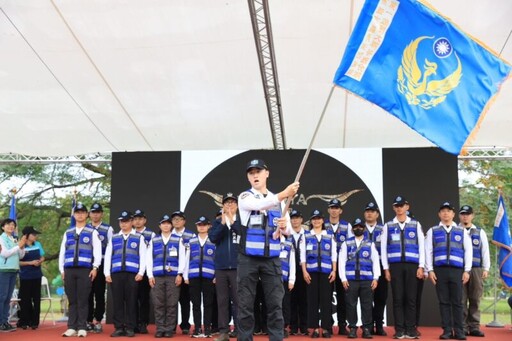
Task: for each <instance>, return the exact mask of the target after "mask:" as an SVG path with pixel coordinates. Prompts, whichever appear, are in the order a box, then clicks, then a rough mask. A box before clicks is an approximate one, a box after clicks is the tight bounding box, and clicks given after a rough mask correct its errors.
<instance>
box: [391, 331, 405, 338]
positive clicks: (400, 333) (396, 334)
mask: <svg viewBox="0 0 512 341" xmlns="http://www.w3.org/2000/svg"><path fill="white" fill-rule="evenodd" d="M404 338H405V334H404V332H402V331H399V332H396V333H395V335H393V339H398V340H402V339H404Z"/></svg>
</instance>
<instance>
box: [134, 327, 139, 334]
mask: <svg viewBox="0 0 512 341" xmlns="http://www.w3.org/2000/svg"><path fill="white" fill-rule="evenodd" d="M133 332H134V333H135V334H140V329H139V327H138V326H137V327H135V328H133Z"/></svg>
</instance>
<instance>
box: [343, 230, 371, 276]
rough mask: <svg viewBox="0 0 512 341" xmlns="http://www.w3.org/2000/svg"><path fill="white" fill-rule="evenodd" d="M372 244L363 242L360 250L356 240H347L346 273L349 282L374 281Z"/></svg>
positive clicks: (366, 241)
mask: <svg viewBox="0 0 512 341" xmlns="http://www.w3.org/2000/svg"><path fill="white" fill-rule="evenodd" d="M371 246H372V242H371V241H370V240H368V239H363V240H362V241H361V245H360V248H359V250H358V248H357V244H356V240H355V238H354V237H351V238H349V239H348V240H347V263H346V265H345V273H346V275H347V279H348V280H360V281H371V280H373V267H372V248H371Z"/></svg>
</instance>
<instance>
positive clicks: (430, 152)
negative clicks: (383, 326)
mask: <svg viewBox="0 0 512 341" xmlns="http://www.w3.org/2000/svg"><path fill="white" fill-rule="evenodd" d="M382 153H383V154H382V156H383V157H382V167H383V182H384V183H383V186H384V205H385V208H384V212H385V216H386V217H387V218H388V219H392V218H393V217H394V216H395V215H394V212H393V209H392V206H393V199H394V198H395V197H396V196H397V195H401V196H403V197H405V198H406V199H407V200H408V201H409V203H410V212H411V213H412V215H413V216H414V217H415V218H416V219H417V220H418V221H419V222H420V223H421V225H422V227H423V230H424V232H426V231H427V230H428V229H429V228H430V227H432V226H433V225H437V224H438V223H439V218H438V216H437V212H438V208H439V206H440V205H441V203H443V202H444V201H449V202H451V203H452V204H453V205H454V206H455V207H456V208H457V207H459V187H458V170H457V157H456V156H454V155H451V154H448V153H446V152H443V151H442V150H440V149H437V148H410V149H409V148H403V149H384V150H383V152H382ZM391 298H392V296H391V290H390V293H389V298H388V304H387V309H388V310H387V311H388V314H387V316H388V324H393V314H392V311H393V306H392V300H391ZM421 302H422V304H421V309H420V312H421V315H420V323H419V325H420V326H439V325H440V319H439V318H440V317H439V307H438V300H437V296H436V293H435V287H434V286H433V285H432V283H431V282H430V281H429V280H427V281H425V283H424V290H423V297H422V299H421Z"/></svg>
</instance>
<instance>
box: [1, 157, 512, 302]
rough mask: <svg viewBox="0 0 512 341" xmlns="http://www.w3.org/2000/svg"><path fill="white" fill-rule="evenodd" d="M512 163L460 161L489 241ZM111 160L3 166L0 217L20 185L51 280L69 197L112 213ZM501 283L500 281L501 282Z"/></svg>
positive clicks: (23, 221)
mask: <svg viewBox="0 0 512 341" xmlns="http://www.w3.org/2000/svg"><path fill="white" fill-rule="evenodd" d="M511 165H512V163H511V161H495V160H494V161H491V160H465V161H460V162H459V194H460V203H461V205H463V204H468V205H471V206H473V208H474V210H475V221H474V223H475V224H476V225H478V226H481V227H483V228H484V229H485V231H486V232H487V235H488V237H489V241H491V240H492V231H493V226H494V220H495V217H496V209H497V200H498V189H501V190H502V192H503V195H504V198H505V202H506V204H507V211H508V212H509V216H511V214H512V212H511V211H510V207H511V206H510V203H511V199H512V198H511V194H512V167H511ZM110 184H111V165H110V164H99V165H96V164H91V163H82V164H69V163H68V164H66V163H59V164H50V165H39V164H16V165H2V166H0V203H1V207H0V217H2V218H3V217H8V215H9V207H10V198H11V193H10V192H9V191H10V189H12V188H14V187H16V188H17V190H18V194H17V213H18V226H19V229H20V231H21V229H23V227H24V226H27V225H32V226H35V227H36V229H38V230H40V231H42V232H43V234H42V235H41V236H40V237H39V240H40V241H41V243H42V244H43V247H44V249H45V251H46V256H47V257H46V258H47V260H48V261H47V262H45V263H44V268H43V271H44V272H45V275H46V276H47V277H48V278H49V279H50V281H51V280H52V279H54V278H55V277H56V276H58V268H57V263H58V262H57V259H58V253H59V247H60V242H61V240H62V235H63V234H64V231H65V230H66V229H67V227H68V225H69V218H70V212H71V201H72V198H73V193H74V191H76V197H77V200H78V201H82V202H83V203H84V204H86V205H87V206H88V207H90V205H91V204H92V203H93V202H95V201H98V202H100V203H101V204H102V205H103V207H104V210H105V216H104V221H107V222H108V220H109V214H110ZM490 248H491V264H492V268H491V276H490V278H489V279H488V280H487V281H486V282H485V296H493V292H492V285H493V280H492V279H493V278H494V277H493V276H494V275H495V273H496V259H495V247H494V245H493V244H492V243H490ZM499 286H501V282H499Z"/></svg>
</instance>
